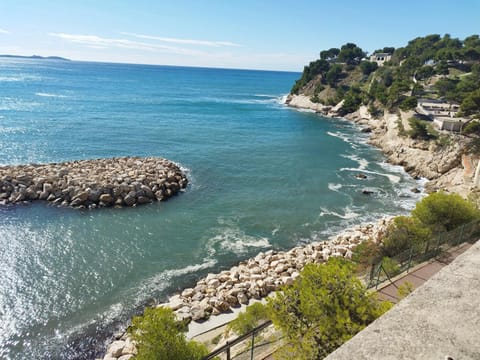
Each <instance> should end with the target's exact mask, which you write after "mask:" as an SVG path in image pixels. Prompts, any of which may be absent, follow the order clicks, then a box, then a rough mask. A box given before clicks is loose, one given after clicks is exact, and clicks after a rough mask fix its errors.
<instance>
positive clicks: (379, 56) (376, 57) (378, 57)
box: [370, 53, 392, 66]
mask: <svg viewBox="0 0 480 360" xmlns="http://www.w3.org/2000/svg"><path fill="white" fill-rule="evenodd" d="M391 59H392V54H389V53H375V54H373V55H370V61H371V62H376V63H377V64H378V66H383V63H384V62H385V61H390V60H391Z"/></svg>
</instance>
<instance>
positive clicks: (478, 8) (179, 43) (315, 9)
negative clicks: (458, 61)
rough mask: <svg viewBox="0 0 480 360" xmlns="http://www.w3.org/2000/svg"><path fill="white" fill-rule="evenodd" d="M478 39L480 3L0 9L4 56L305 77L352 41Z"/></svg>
mask: <svg viewBox="0 0 480 360" xmlns="http://www.w3.org/2000/svg"><path fill="white" fill-rule="evenodd" d="M446 33H448V34H450V35H451V36H452V37H458V38H460V39H464V38H465V37H467V36H469V35H472V34H479V33H480V1H478V0H394V1H377V0H362V1H360V0H334V1H332V0H328V1H327V0H317V1H315V0H288V1H287V0H0V54H15V55H33V54H35V55H42V56H52V55H56V56H62V57H66V58H69V59H72V60H83V61H101V62H123V63H141V64H158V65H178V66H201V67H220V68H241V69H262V70H283V71H301V70H302V69H303V66H304V65H306V64H308V62H310V61H312V60H315V59H317V58H318V56H319V52H320V51H321V50H324V49H329V48H331V47H340V46H341V45H342V44H345V43H347V42H353V43H355V44H357V45H358V46H360V47H361V48H362V49H363V50H365V51H367V52H373V51H374V50H375V49H378V48H383V47H384V46H394V47H400V46H405V45H406V44H407V42H408V41H409V40H411V39H413V38H415V37H418V36H425V35H428V34H440V35H443V34H446Z"/></svg>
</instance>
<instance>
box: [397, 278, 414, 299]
mask: <svg viewBox="0 0 480 360" xmlns="http://www.w3.org/2000/svg"><path fill="white" fill-rule="evenodd" d="M413 290H415V286H413V284H412V283H411V282H410V281H405V282H404V283H403V284H402V285H400V286H399V287H398V289H397V296H398V298H399V299H403V298H405V297H407V296H408V295H409V294H411V293H412V292H413Z"/></svg>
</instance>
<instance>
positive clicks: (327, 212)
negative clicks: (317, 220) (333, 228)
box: [319, 206, 360, 220]
mask: <svg viewBox="0 0 480 360" xmlns="http://www.w3.org/2000/svg"><path fill="white" fill-rule="evenodd" d="M320 210H322V211H321V212H320V215H319V216H320V217H323V216H327V215H331V216H336V217H338V218H340V219H343V220H350V219H354V218H356V217H358V216H360V214H359V213H356V212H355V211H353V210H352V209H350V207H348V206H347V207H346V208H344V209H343V210H344V214H343V215H342V214H339V213H337V212H335V211H332V210H328V209H327V208H323V207H322V208H320Z"/></svg>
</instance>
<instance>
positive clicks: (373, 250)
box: [352, 240, 382, 270]
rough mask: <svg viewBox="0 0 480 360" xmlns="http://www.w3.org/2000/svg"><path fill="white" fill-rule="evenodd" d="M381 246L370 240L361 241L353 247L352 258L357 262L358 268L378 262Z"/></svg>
mask: <svg viewBox="0 0 480 360" xmlns="http://www.w3.org/2000/svg"><path fill="white" fill-rule="evenodd" d="M381 253H382V252H381V248H380V246H379V245H378V244H376V243H374V242H373V241H372V240H367V241H362V242H361V243H360V244H358V245H357V246H356V247H355V248H354V249H353V255H352V260H353V261H354V262H355V263H357V264H359V267H360V269H359V270H362V269H363V268H367V267H368V266H369V265H373V264H376V263H378V261H379V260H380V259H381V257H382V255H381Z"/></svg>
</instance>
